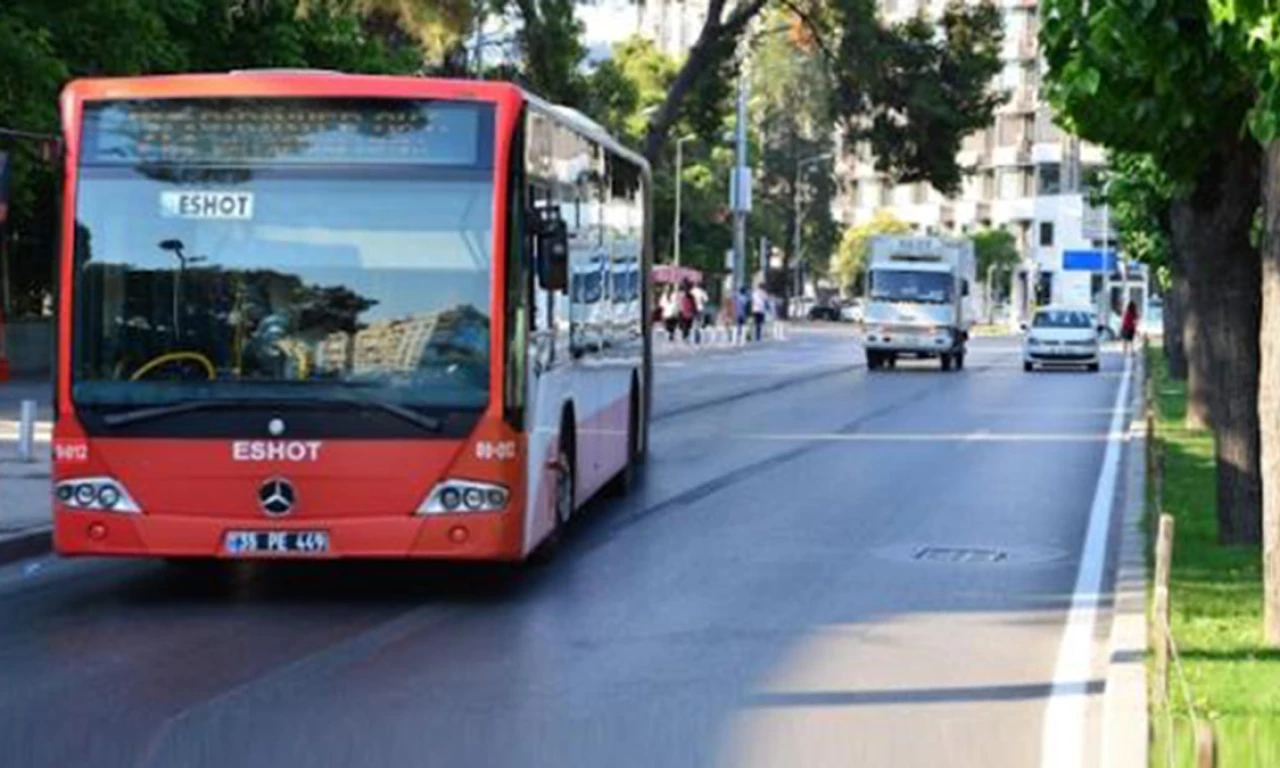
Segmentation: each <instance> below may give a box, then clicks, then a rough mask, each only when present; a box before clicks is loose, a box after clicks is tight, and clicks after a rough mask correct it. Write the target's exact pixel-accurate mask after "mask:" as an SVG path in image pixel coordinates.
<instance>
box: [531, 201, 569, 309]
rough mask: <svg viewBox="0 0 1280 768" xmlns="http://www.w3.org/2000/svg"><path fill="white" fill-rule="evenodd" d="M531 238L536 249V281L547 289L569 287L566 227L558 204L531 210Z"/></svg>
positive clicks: (553, 289)
mask: <svg viewBox="0 0 1280 768" xmlns="http://www.w3.org/2000/svg"><path fill="white" fill-rule="evenodd" d="M534 217H535V218H534V221H535V222H536V224H535V226H534V239H535V240H536V241H537V249H538V283H539V285H541V286H542V289H543V290H546V291H563V290H566V289H567V288H568V287H569V227H568V225H567V224H565V222H564V219H562V218H560V209H559V208H554V207H553V208H544V209H542V210H540V211H536V212H535V213H534Z"/></svg>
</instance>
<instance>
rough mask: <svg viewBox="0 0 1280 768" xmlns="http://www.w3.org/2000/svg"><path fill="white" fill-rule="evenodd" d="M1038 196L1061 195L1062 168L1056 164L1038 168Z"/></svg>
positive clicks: (1046, 164) (1047, 164)
mask: <svg viewBox="0 0 1280 768" xmlns="http://www.w3.org/2000/svg"><path fill="white" fill-rule="evenodd" d="M1039 172H1040V194H1042V195H1060V194H1062V166H1061V165H1059V164H1058V163H1045V164H1044V165H1041V166H1040V167H1039Z"/></svg>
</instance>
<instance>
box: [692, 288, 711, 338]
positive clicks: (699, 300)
mask: <svg viewBox="0 0 1280 768" xmlns="http://www.w3.org/2000/svg"><path fill="white" fill-rule="evenodd" d="M689 295H691V296H692V297H693V304H694V313H695V314H694V317H693V343H694V344H701V343H702V331H703V329H705V328H707V327H708V326H710V325H711V312H710V309H709V308H708V307H707V300H708V296H707V292H706V290H705V289H704V288H703V287H702V286H701V285H694V286H693V287H692V288H690V289H689Z"/></svg>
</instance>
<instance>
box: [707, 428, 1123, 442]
mask: <svg viewBox="0 0 1280 768" xmlns="http://www.w3.org/2000/svg"><path fill="white" fill-rule="evenodd" d="M725 437H726V438H728V439H730V440H771V441H778V442H796V443H808V442H836V443H841V442H847V443H929V442H938V443H944V442H960V443H1101V442H1109V441H1112V440H1119V439H1123V438H1124V437H1125V433H1124V432H1115V431H1112V432H990V431H988V430H985V429H983V430H978V431H976V432H850V433H840V432H803V433H746V434H730V435H725Z"/></svg>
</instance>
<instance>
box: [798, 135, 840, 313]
mask: <svg viewBox="0 0 1280 768" xmlns="http://www.w3.org/2000/svg"><path fill="white" fill-rule="evenodd" d="M829 157H831V153H830V152H821V153H819V154H816V155H811V156H809V157H805V158H800V159H797V160H796V176H795V179H794V181H793V182H792V186H791V191H792V193H793V194H792V198H793V202H794V203H795V233H794V238H793V240H792V244H791V259H792V261H794V262H795V265H796V286H795V292H796V295H798V296H799V295H803V294H804V278H803V272H802V270H803V266H802V262H801V260H800V230H801V229H802V227H801V226H800V224H801V222H800V172H801V170H802V169H803V168H804V167H805V166H806V165H809V164H810V163H817V162H821V161H823V160H826V159H827V158H829Z"/></svg>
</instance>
